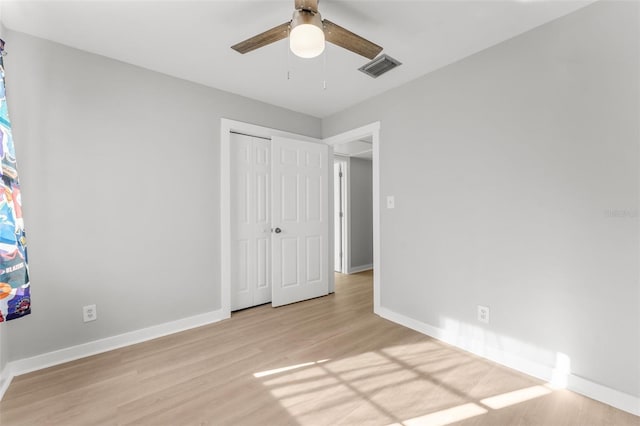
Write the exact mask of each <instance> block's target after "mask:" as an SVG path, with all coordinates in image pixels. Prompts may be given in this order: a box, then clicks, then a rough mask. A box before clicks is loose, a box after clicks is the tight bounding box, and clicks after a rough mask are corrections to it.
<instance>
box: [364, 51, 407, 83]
mask: <svg viewBox="0 0 640 426" xmlns="http://www.w3.org/2000/svg"><path fill="white" fill-rule="evenodd" d="M399 65H402V63H400V61H398V60H397V59H393V58H392V57H391V56H389V55H386V54H385V55H382V56H380V57H378V58H376V59H374V60H373V61H371V62H369V63H368V64H365V65H363V66H361V67H360V68H358V69H359V70H360V71H362V72H363V73H365V74H367V75H368V76H370V77H373V78H378V77H380V76H381V75H382V74H384V73H386V72H388V71H391V70H392V69H394V68H395V67H397V66H399Z"/></svg>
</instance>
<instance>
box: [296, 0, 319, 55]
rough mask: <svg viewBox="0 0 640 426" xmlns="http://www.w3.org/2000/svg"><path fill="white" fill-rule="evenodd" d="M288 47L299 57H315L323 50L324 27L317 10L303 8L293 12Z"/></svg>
mask: <svg viewBox="0 0 640 426" xmlns="http://www.w3.org/2000/svg"><path fill="white" fill-rule="evenodd" d="M289 48H290V49H291V51H292V52H293V53H294V54H295V55H296V56H299V57H301V58H315V57H316V56H319V55H320V54H322V52H324V28H323V26H322V17H321V16H320V13H319V12H315V13H314V12H311V11H308V10H304V9H303V10H296V11H295V12H293V19H292V20H291V31H290V33H289Z"/></svg>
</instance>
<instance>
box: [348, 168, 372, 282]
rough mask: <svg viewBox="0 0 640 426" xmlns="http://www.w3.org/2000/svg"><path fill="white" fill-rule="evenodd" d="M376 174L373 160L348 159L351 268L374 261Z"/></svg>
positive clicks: (355, 268)
mask: <svg viewBox="0 0 640 426" xmlns="http://www.w3.org/2000/svg"><path fill="white" fill-rule="evenodd" d="M372 182H373V176H372V174H371V160H366V159H362V158H356V157H352V158H351V159H350V161H349V197H350V201H349V205H350V209H351V210H350V218H351V223H350V225H349V234H350V245H349V249H350V252H349V263H350V267H349V269H350V270H356V271H357V270H363V269H366V268H367V267H369V266H371V265H372V264H373V208H372V206H373V205H372V203H373V199H372V196H373V187H372Z"/></svg>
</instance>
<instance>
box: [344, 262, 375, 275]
mask: <svg viewBox="0 0 640 426" xmlns="http://www.w3.org/2000/svg"><path fill="white" fill-rule="evenodd" d="M372 269H373V263H369V264H368V265H358V266H352V267H351V268H349V272H347V273H348V274H357V273H358V272H364V271H370V270H372Z"/></svg>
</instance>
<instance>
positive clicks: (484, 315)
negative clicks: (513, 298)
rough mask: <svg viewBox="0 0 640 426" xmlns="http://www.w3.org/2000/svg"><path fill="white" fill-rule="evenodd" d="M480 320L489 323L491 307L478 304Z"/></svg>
mask: <svg viewBox="0 0 640 426" xmlns="http://www.w3.org/2000/svg"><path fill="white" fill-rule="evenodd" d="M478 321H480V322H483V323H485V324H489V308H488V307H487V306H482V305H478Z"/></svg>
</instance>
